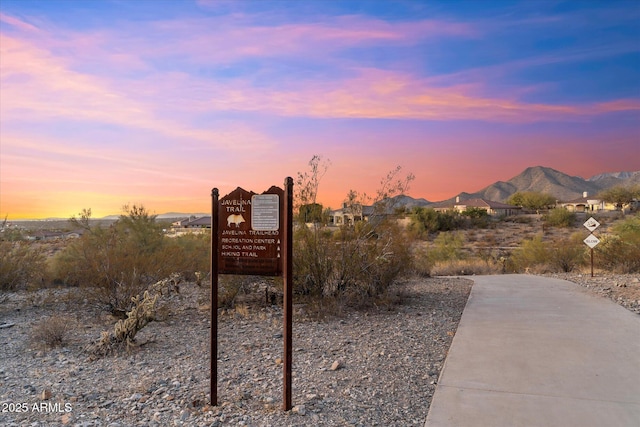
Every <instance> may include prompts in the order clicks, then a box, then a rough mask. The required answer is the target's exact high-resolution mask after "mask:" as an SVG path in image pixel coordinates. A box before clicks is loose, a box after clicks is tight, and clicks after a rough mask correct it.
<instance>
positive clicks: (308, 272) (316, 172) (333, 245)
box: [293, 156, 413, 305]
mask: <svg viewBox="0 0 640 427" xmlns="http://www.w3.org/2000/svg"><path fill="white" fill-rule="evenodd" d="M319 165H320V163H319V157H318V156H314V158H313V159H312V161H311V162H310V166H311V172H310V173H306V174H302V173H299V174H298V177H299V179H298V183H297V186H298V191H297V194H298V200H297V205H298V206H304V205H309V204H312V203H315V197H316V193H317V189H318V182H319V179H320V177H321V176H322V174H324V172H325V171H326V167H322V168H321V167H319ZM400 170H401V168H400V167H397V168H396V169H395V170H393V171H391V172H390V173H389V174H387V176H386V177H385V178H383V179H382V181H381V183H380V184H381V187H380V189H379V190H378V192H377V196H376V199H375V201H374V203H373V210H374V213H373V214H372V215H370V216H369V220H364V218H363V215H362V213H361V212H362V210H363V206H365V201H368V200H370V199H369V198H368V197H367V196H366V195H364V194H360V193H357V192H355V191H353V190H352V191H349V193H348V195H347V198H346V201H345V209H350V210H351V212H353V213H354V220H355V222H354V223H352V224H347V225H343V226H342V227H340V228H339V229H338V230H337V231H335V232H331V231H329V230H327V229H326V228H323V227H321V226H320V225H319V224H317V223H316V224H314V225H313V226H312V227H311V228H309V227H307V226H306V225H304V224H303V223H301V224H298V226H297V228H296V231H295V233H294V242H293V246H294V247H293V251H294V256H293V281H294V290H295V291H296V292H297V293H298V294H301V295H306V296H308V297H315V298H343V299H344V300H347V301H350V302H354V303H355V304H356V305H366V304H368V303H371V302H373V301H374V300H375V299H376V298H378V297H380V296H381V295H383V294H384V293H385V292H386V290H387V288H388V287H389V286H391V284H392V283H393V282H394V281H395V279H396V278H397V277H399V276H400V275H401V274H402V273H403V272H404V271H405V270H407V269H409V268H410V267H411V254H410V247H411V244H410V242H409V240H408V236H407V235H406V233H405V230H404V229H403V228H401V227H400V226H399V225H398V224H397V222H396V221H395V218H393V217H392V216H391V215H390V213H393V212H394V211H395V210H394V208H395V206H393V200H394V199H393V196H395V195H398V194H402V193H404V192H405V190H406V189H408V183H409V182H410V181H411V180H412V179H413V175H412V174H409V175H408V176H407V177H406V178H404V179H398V176H399V173H400ZM358 212H360V214H359V215H356V213H358ZM356 217H360V218H362V219H361V220H357V219H356Z"/></svg>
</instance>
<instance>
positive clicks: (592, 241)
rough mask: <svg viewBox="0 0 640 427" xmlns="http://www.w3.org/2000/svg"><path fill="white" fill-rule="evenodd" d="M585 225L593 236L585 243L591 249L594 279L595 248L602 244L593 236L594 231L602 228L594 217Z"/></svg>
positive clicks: (588, 237)
mask: <svg viewBox="0 0 640 427" xmlns="http://www.w3.org/2000/svg"><path fill="white" fill-rule="evenodd" d="M583 225H584V226H585V228H586V229H587V230H589V231H590V232H591V234H589V236H587V238H586V239H584V243H585V244H586V245H587V246H589V248H590V249H591V277H593V248H595V247H596V246H597V245H598V243H600V239H598V238H597V237H596V236H594V235H593V231H595V229H596V228H598V227H600V223H599V222H598V221H596V219H595V218H594V217H590V218H589V219H588V220H587V221H586V222H585V223H584V224H583Z"/></svg>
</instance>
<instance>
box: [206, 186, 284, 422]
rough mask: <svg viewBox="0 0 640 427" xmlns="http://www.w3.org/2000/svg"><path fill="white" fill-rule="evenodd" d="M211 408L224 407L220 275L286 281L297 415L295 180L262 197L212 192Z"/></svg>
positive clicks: (263, 194) (240, 189)
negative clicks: (220, 400) (221, 396)
mask: <svg viewBox="0 0 640 427" xmlns="http://www.w3.org/2000/svg"><path fill="white" fill-rule="evenodd" d="M211 196H212V207H211V287H212V289H211V340H210V341H211V384H210V393H211V404H212V405H214V406H215V405H217V404H218V392H217V388H218V378H217V377H218V274H247V275H257V276H282V277H283V283H284V307H283V317H284V325H283V339H284V357H283V361H284V364H283V370H284V373H283V376H284V378H283V394H284V397H283V409H284V410H285V411H288V410H289V409H291V406H292V405H291V354H292V351H291V349H292V341H291V337H292V311H291V310H292V300H293V289H292V288H293V283H292V248H293V242H292V236H293V208H292V207H293V179H292V178H290V177H288V178H286V180H285V182H284V190H283V189H281V188H278V187H276V186H272V187H271V188H269V189H268V190H267V191H265V192H264V193H262V194H256V193H253V192H251V191H246V190H244V189H242V188H240V187H238V188H236V189H235V190H234V191H232V192H231V193H229V194H227V195H226V196H224V197H222V198H221V199H219V198H218V189H217V188H214V189H213V190H212V192H211Z"/></svg>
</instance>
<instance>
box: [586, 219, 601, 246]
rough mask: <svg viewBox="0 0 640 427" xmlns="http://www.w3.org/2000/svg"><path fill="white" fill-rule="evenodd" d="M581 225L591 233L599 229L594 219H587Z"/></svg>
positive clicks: (598, 224)
mask: <svg viewBox="0 0 640 427" xmlns="http://www.w3.org/2000/svg"><path fill="white" fill-rule="evenodd" d="M583 225H584V226H585V227H586V228H587V230H589V231H591V232H592V233H593V230H595V229H596V228H598V227H600V223H599V222H598V221H596V219H595V218H594V217H591V218H589V219H588V220H587V221H586V222H585V223H584V224H583ZM596 245H597V243H596ZM594 246H595V245H594Z"/></svg>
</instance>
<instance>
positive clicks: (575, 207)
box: [560, 191, 606, 212]
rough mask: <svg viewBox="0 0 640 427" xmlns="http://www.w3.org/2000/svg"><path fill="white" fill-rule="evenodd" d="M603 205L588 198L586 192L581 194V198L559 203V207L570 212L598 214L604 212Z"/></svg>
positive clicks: (599, 201)
mask: <svg viewBox="0 0 640 427" xmlns="http://www.w3.org/2000/svg"><path fill="white" fill-rule="evenodd" d="M605 205H606V204H605V202H603V201H602V200H600V199H596V198H594V197H589V193H587V192H586V191H585V192H584V193H582V197H579V198H577V199H573V200H569V201H567V202H561V203H560V206H562V207H563V208H565V209H567V210H568V211H570V212H599V211H603V210H605Z"/></svg>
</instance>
